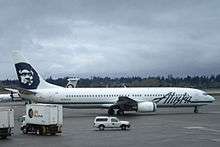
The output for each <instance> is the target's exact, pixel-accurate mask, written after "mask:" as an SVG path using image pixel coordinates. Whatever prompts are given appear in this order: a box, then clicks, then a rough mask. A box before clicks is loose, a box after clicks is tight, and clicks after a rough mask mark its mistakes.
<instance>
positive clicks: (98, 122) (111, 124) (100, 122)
mask: <svg viewBox="0 0 220 147" xmlns="http://www.w3.org/2000/svg"><path fill="white" fill-rule="evenodd" d="M94 127H96V128H99V130H100V131H102V130H104V129H105V128H121V130H126V129H127V128H130V123H129V122H128V121H120V120H119V119H118V118H117V117H108V116H97V117H96V118H95V120H94Z"/></svg>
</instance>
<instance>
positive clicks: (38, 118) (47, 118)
mask: <svg viewBox="0 0 220 147" xmlns="http://www.w3.org/2000/svg"><path fill="white" fill-rule="evenodd" d="M62 126H63V107H62V105H55V104H28V105H26V115H25V116H23V117H22V126H21V130H22V131H23V133H24V134H27V133H29V132H31V133H35V134H40V135H46V134H51V135H55V134H56V133H62Z"/></svg>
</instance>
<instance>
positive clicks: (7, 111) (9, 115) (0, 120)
mask: <svg viewBox="0 0 220 147" xmlns="http://www.w3.org/2000/svg"><path fill="white" fill-rule="evenodd" d="M13 128H14V110H13V109H11V108H8V107H0V137H1V138H3V139H4V138H7V136H11V134H12V129H13Z"/></svg>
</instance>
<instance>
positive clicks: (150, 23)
mask: <svg viewBox="0 0 220 147" xmlns="http://www.w3.org/2000/svg"><path fill="white" fill-rule="evenodd" d="M14 49H16V50H17V49H19V50H21V51H22V52H23V53H24V55H25V56H26V57H27V58H28V60H30V61H31V63H33V65H35V66H37V68H38V70H39V71H40V73H41V74H42V75H43V77H49V76H50V75H52V76H60V75H69V76H70V75H76V76H79V77H85V76H88V77H90V76H118V77H121V76H148V75H155V76H156V75H165V76H166V75H168V74H173V75H175V76H185V75H211V74H219V73H220V1H219V0H0V79H6V78H13V79H15V78H16V75H15V70H14V67H13V60H12V59H11V55H10V50H14Z"/></svg>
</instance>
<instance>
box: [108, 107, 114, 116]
mask: <svg viewBox="0 0 220 147" xmlns="http://www.w3.org/2000/svg"><path fill="white" fill-rule="evenodd" d="M114 114H115V110H114V109H112V108H110V109H108V115H110V116H112V115H114Z"/></svg>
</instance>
